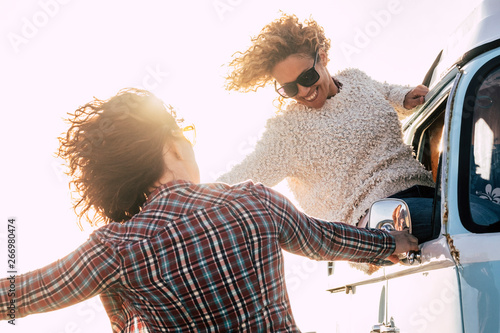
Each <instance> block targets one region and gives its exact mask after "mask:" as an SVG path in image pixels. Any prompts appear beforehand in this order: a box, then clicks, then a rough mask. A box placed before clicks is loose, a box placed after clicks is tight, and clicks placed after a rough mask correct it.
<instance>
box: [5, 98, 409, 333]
mask: <svg viewBox="0 0 500 333" xmlns="http://www.w3.org/2000/svg"><path fill="white" fill-rule="evenodd" d="M169 111H170V112H169ZM69 122H70V125H71V126H70V128H69V130H68V132H67V134H66V136H64V137H62V138H60V148H59V156H61V157H63V158H65V159H66V160H67V162H68V164H69V174H70V175H71V176H72V177H73V180H72V185H73V186H74V189H75V191H76V192H78V194H79V195H80V197H81V198H80V199H79V200H78V201H77V202H76V203H75V209H76V208H78V214H79V218H80V220H81V219H82V218H87V219H88V220H89V221H90V223H91V224H93V225H100V224H103V226H101V227H100V228H99V229H97V230H96V231H95V232H93V233H92V234H91V235H90V237H89V239H88V241H87V242H85V243H84V244H82V245H81V246H80V247H78V248H77V249H76V250H75V251H74V252H72V253H70V254H69V255H67V256H66V257H64V258H62V259H60V260H58V261H56V262H54V263H52V264H50V265H48V266H46V267H44V268H41V269H38V270H36V271H32V272H29V273H26V274H23V275H18V276H16V277H15V289H16V292H15V295H12V294H9V288H10V283H11V282H10V280H9V279H8V278H6V279H3V280H1V281H0V319H3V320H8V319H10V318H12V317H11V316H9V314H10V315H12V313H11V312H10V309H11V308H12V307H10V308H9V304H11V302H13V303H14V304H15V314H14V315H15V318H16V319H18V318H21V317H24V316H27V315H30V314H33V313H39V312H45V311H52V310H56V309H60V308H63V307H66V306H70V305H73V304H76V303H78V302H81V301H84V300H86V299H89V298H91V297H94V296H96V295H100V297H101V300H102V302H103V304H104V307H105V309H106V311H107V314H108V316H109V318H110V321H111V326H112V329H113V332H229V331H233V332H234V331H238V332H298V331H299V330H298V328H297V326H296V325H295V322H294V319H293V316H292V313H291V310H290V304H289V301H288V296H287V292H286V287H285V281H284V275H285V274H284V271H283V256H282V252H281V249H284V250H286V251H289V252H292V253H295V254H299V255H303V256H307V257H309V258H311V259H314V260H351V261H357V262H371V263H375V264H376V263H377V262H379V261H380V260H383V259H385V258H387V257H389V259H391V260H393V261H394V260H397V259H396V256H395V254H397V253H401V252H406V251H409V250H418V246H417V241H416V238H414V237H413V236H411V235H409V234H408V233H405V232H393V233H392V234H389V233H385V232H383V231H380V230H367V229H358V228H356V227H353V226H350V225H346V224H342V223H332V222H327V221H322V220H318V219H315V218H312V217H309V216H307V215H305V214H303V213H301V212H300V211H299V210H297V209H296V208H295V207H294V206H293V205H292V204H291V203H290V202H289V201H288V200H287V199H286V198H285V197H283V196H282V195H280V194H279V193H277V192H276V191H274V190H272V189H269V188H266V187H265V186H263V185H261V184H254V183H253V182H251V181H247V182H244V183H241V184H238V185H235V186H229V185H226V184H222V183H215V184H199V171H198V166H197V164H196V161H195V157H194V153H193V149H192V146H191V144H190V142H189V141H188V140H187V139H186V137H185V136H184V135H183V131H182V129H181V128H180V127H179V126H178V124H177V121H176V119H175V112H172V110H171V109H170V108H169V107H166V106H165V105H164V104H163V103H162V102H161V101H160V100H158V99H157V98H156V97H154V96H153V95H152V94H151V93H149V92H147V91H143V90H137V89H128V90H123V91H120V92H119V93H118V94H117V95H116V96H114V97H112V98H110V99H108V100H98V99H95V100H93V101H92V102H90V103H88V104H86V105H84V106H82V107H80V108H78V109H77V110H76V111H75V112H74V113H73V114H70V119H69ZM191 129H193V128H192V127H191ZM92 212H95V214H94V215H92V218H89V216H90V215H89V213H92Z"/></svg>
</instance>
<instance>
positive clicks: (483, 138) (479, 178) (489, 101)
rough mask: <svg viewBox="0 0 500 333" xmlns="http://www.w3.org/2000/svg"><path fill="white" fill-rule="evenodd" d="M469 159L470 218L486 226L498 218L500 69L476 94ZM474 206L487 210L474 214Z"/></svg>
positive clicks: (493, 73)
mask: <svg viewBox="0 0 500 333" xmlns="http://www.w3.org/2000/svg"><path fill="white" fill-rule="evenodd" d="M470 159H471V168H470V199H469V200H470V205H471V214H472V219H473V220H474V222H475V223H478V224H480V225H489V224H492V223H494V222H497V221H498V220H499V218H500V68H499V69H497V70H495V71H493V72H492V73H490V74H489V75H488V76H486V77H485V79H484V81H483V82H482V83H481V84H480V85H479V89H478V92H477V94H476V100H475V106H474V111H473V116H472V139H471V155H470ZM477 205H479V206H480V207H482V206H484V209H485V210H486V211H482V210H483V209H481V211H478V212H476V209H473V208H474V206H477ZM480 207H478V208H480Z"/></svg>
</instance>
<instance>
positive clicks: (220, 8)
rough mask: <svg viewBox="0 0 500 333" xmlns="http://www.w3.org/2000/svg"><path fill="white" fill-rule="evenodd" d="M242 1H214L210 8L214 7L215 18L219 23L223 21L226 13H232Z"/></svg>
mask: <svg viewBox="0 0 500 333" xmlns="http://www.w3.org/2000/svg"><path fill="white" fill-rule="evenodd" d="M242 2H243V0H214V1H213V2H212V6H213V7H214V10H215V12H216V13H217V16H219V19H220V20H221V21H224V19H225V16H226V14H227V13H229V12H232V11H233V10H234V9H235V8H236V7H238V6H239V5H241V3H242Z"/></svg>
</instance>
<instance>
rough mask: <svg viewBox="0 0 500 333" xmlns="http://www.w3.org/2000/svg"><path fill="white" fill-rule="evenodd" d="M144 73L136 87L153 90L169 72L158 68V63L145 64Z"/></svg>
mask: <svg viewBox="0 0 500 333" xmlns="http://www.w3.org/2000/svg"><path fill="white" fill-rule="evenodd" d="M145 71H146V74H145V75H144V77H143V78H142V81H141V84H142V86H139V87H138V88H142V89H145V90H149V91H151V92H152V91H154V90H155V89H157V88H158V87H159V86H160V85H161V84H162V83H163V82H164V81H165V79H166V78H167V77H168V76H169V75H170V74H169V72H165V71H164V70H163V69H161V68H160V65H159V64H156V65H155V66H154V67H151V66H149V65H148V66H146V68H145Z"/></svg>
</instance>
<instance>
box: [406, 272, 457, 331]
mask: <svg viewBox="0 0 500 333" xmlns="http://www.w3.org/2000/svg"><path fill="white" fill-rule="evenodd" d="M457 288H458V287H457V286H454V285H453V284H452V283H451V282H450V281H449V280H444V287H443V288H442V289H441V291H440V292H439V294H437V295H436V297H434V298H433V299H431V300H430V301H429V302H428V303H427V304H426V305H425V306H421V307H419V308H418V310H417V312H415V313H413V315H412V316H411V317H410V325H411V326H412V327H414V328H415V329H416V331H415V332H425V331H426V330H427V328H428V327H429V325H430V324H432V323H434V322H435V321H436V320H440V318H441V317H442V315H443V313H444V312H445V311H446V310H447V309H449V307H450V304H453V303H456V302H458V301H459V295H458V289H457Z"/></svg>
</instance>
